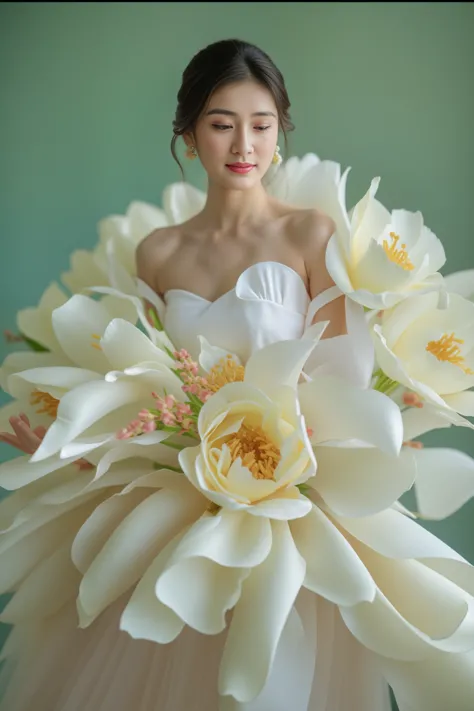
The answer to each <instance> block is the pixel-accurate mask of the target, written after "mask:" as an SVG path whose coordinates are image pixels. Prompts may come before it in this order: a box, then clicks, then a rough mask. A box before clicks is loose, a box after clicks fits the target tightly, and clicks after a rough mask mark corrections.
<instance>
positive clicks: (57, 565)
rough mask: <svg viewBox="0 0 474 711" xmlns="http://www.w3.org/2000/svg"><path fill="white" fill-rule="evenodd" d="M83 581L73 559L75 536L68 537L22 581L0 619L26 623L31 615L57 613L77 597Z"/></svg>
mask: <svg viewBox="0 0 474 711" xmlns="http://www.w3.org/2000/svg"><path fill="white" fill-rule="evenodd" d="M62 540H63V541H64V539H62ZM79 583H80V574H79V572H78V571H77V570H76V569H75V568H74V566H73V565H72V563H71V540H70V539H66V542H63V543H62V545H61V546H60V547H59V548H58V549H57V550H56V551H54V552H53V553H52V555H50V556H49V557H47V558H45V559H43V560H42V561H41V562H40V563H39V564H38V565H37V566H36V567H35V568H34V569H33V570H32V572H31V573H30V574H29V575H27V577H26V578H25V579H24V580H23V581H22V582H21V584H20V585H19V587H18V588H17V589H16V590H15V594H14V596H13V598H12V599H11V600H10V602H9V603H8V604H7V605H6V607H5V608H4V610H3V612H2V613H1V615H0V620H1V621H2V622H5V623H6V624H18V623H23V624H24V623H25V621H26V620H28V619H31V618H36V619H38V618H42V617H47V616H49V615H53V614H54V613H55V612H57V611H58V610H59V609H60V608H61V607H62V605H64V604H65V603H66V602H67V601H68V600H71V599H74V598H75V597H76V595H77V590H78V588H79Z"/></svg>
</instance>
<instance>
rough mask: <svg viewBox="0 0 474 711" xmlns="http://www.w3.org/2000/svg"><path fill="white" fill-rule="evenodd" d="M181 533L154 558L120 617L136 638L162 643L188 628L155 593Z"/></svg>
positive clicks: (171, 639)
mask: <svg viewBox="0 0 474 711" xmlns="http://www.w3.org/2000/svg"><path fill="white" fill-rule="evenodd" d="M179 538H180V536H177V537H176V538H175V539H173V540H172V541H171V542H170V543H169V544H168V545H167V546H165V548H163V550H162V552H161V553H160V554H159V556H158V557H157V558H156V559H155V560H154V561H153V563H152V564H151V565H150V567H149V568H148V570H147V571H146V573H145V574H144V575H143V577H142V579H141V580H140V582H139V583H138V585H137V586H136V588H135V590H134V591H133V595H132V596H131V598H130V600H129V601H128V603H127V606H126V607H125V610H124V611H123V613H122V617H121V618H120V629H121V630H124V631H125V632H128V634H129V635H130V636H131V637H133V639H148V640H150V641H151V642H157V643H158V644H167V643H168V642H172V641H173V640H174V639H176V637H177V636H178V635H179V633H180V632H181V630H182V629H183V627H184V622H183V621H182V620H181V619H180V618H179V617H178V615H176V614H175V613H174V612H173V610H170V608H169V607H166V605H163V603H162V602H160V600H158V598H157V597H156V595H155V584H156V581H157V580H158V578H159V577H160V575H161V572H162V571H163V569H164V567H165V565H166V562H167V560H168V558H169V556H170V555H171V553H172V551H173V549H174V547H175V546H176V545H177V543H178V541H179Z"/></svg>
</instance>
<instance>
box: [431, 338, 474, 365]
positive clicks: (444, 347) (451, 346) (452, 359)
mask: <svg viewBox="0 0 474 711" xmlns="http://www.w3.org/2000/svg"><path fill="white" fill-rule="evenodd" d="M463 343H464V341H463V340H462V338H455V337H454V333H451V334H449V335H448V334H447V333H443V335H442V336H441V338H439V339H438V340H437V341H430V342H429V343H428V345H427V346H426V350H427V351H428V353H432V355H434V356H435V357H436V358H437V359H438V360H440V361H442V362H445V363H452V364H453V365H457V366H458V368H461V370H462V371H463V372H464V373H466V375H474V370H471V368H468V366H467V365H465V362H466V361H465V360H464V357H463V355H462V352H461V349H460V348H459V346H460V345H462V344H463ZM456 344H459V345H456Z"/></svg>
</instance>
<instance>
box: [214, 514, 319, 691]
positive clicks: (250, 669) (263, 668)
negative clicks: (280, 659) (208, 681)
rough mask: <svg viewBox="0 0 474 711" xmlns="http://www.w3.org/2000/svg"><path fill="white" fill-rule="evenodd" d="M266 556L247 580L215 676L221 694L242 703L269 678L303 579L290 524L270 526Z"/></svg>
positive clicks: (301, 559)
mask: <svg viewBox="0 0 474 711" xmlns="http://www.w3.org/2000/svg"><path fill="white" fill-rule="evenodd" d="M272 528H273V547H272V551H271V553H270V555H269V556H268V558H267V559H266V560H265V562H264V563H262V564H261V565H260V566H259V567H258V568H256V569H254V570H253V571H252V574H251V575H250V577H249V578H248V580H247V581H246V583H245V585H244V588H243V590H242V595H241V598H240V600H239V604H238V606H237V607H236V609H235V611H234V615H233V618H232V624H231V627H230V630H229V634H228V637H227V642H226V646H225V649H224V653H223V656H222V661H221V667H220V672H219V693H220V694H222V695H226V694H231V695H232V696H234V697H235V698H236V699H237V700H238V701H241V702H246V701H250V700H251V699H253V698H254V697H255V696H257V695H258V694H259V693H260V692H261V690H262V689H263V687H264V686H265V682H266V680H267V678H268V675H269V673H270V670H271V667H272V663H273V660H274V658H275V653H276V649H277V646H278V642H279V639H280V637H281V634H282V632H283V628H284V626H285V623H286V620H287V619H288V615H289V614H290V611H291V608H292V607H293V604H294V601H295V598H296V596H297V594H298V592H299V590H300V587H301V585H302V583H303V580H304V576H305V567H306V566H305V563H304V560H303V558H302V557H301V556H300V554H299V553H298V551H297V549H296V546H295V544H294V541H293V538H292V536H291V533H290V530H289V528H288V524H287V523H285V522H279V521H274V522H272Z"/></svg>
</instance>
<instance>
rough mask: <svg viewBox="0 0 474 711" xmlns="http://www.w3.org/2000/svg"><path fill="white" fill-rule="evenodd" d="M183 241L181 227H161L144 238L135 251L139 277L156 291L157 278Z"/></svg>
mask: <svg viewBox="0 0 474 711" xmlns="http://www.w3.org/2000/svg"><path fill="white" fill-rule="evenodd" d="M180 240H181V229H180V226H179V225H170V226H168V227H159V228H158V229H156V230H153V232H150V234H149V235H147V236H146V237H144V239H142V241H141V242H140V243H139V245H138V247H137V249H136V251H135V263H136V267H137V276H138V277H139V278H140V279H142V281H144V282H146V283H147V284H148V286H150V287H151V288H152V289H154V290H155V291H156V287H157V285H156V276H157V274H158V273H159V271H160V270H161V268H162V267H163V265H164V264H165V263H166V262H167V261H168V260H169V259H170V258H171V257H172V256H173V254H174V252H175V251H176V249H177V248H178V245H179V243H180Z"/></svg>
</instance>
